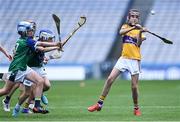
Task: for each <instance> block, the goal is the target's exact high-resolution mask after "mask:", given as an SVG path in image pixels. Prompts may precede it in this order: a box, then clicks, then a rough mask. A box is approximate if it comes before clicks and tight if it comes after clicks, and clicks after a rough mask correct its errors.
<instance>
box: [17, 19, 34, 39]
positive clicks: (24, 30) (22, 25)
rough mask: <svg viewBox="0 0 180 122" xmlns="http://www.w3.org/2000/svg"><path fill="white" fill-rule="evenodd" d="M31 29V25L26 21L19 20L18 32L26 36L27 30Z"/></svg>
mask: <svg viewBox="0 0 180 122" xmlns="http://www.w3.org/2000/svg"><path fill="white" fill-rule="evenodd" d="M30 30H33V25H32V23H30V22H27V21H21V22H19V23H18V25H17V31H18V34H19V35H21V36H27V31H30Z"/></svg>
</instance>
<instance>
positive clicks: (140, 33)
mask: <svg viewBox="0 0 180 122" xmlns="http://www.w3.org/2000/svg"><path fill="white" fill-rule="evenodd" d="M146 31H147V29H146V28H144V27H142V28H141V29H140V32H139V34H138V36H137V46H138V47H140V46H141V44H142V42H143V41H144V40H146V37H145V36H144V35H143V32H146Z"/></svg>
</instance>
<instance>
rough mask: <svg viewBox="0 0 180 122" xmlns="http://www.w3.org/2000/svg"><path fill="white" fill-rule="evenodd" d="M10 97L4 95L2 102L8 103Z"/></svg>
mask: <svg viewBox="0 0 180 122" xmlns="http://www.w3.org/2000/svg"><path fill="white" fill-rule="evenodd" d="M10 99H11V97H9V96H6V98H5V100H4V102H5V103H6V104H8V103H9V101H10Z"/></svg>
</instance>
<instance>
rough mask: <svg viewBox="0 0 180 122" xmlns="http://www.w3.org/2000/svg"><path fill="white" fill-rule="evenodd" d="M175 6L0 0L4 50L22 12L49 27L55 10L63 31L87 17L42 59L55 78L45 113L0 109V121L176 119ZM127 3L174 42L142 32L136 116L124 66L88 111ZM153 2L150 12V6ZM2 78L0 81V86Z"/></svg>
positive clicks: (116, 51)
mask: <svg viewBox="0 0 180 122" xmlns="http://www.w3.org/2000/svg"><path fill="white" fill-rule="evenodd" d="M179 6H180V2H179V0H0V18H1V20H0V42H1V45H2V46H4V47H5V48H6V49H7V50H8V51H9V52H12V50H13V48H14V44H15V42H16V39H17V38H18V34H17V30H16V26H17V23H18V22H19V21H21V20H26V19H32V20H34V21H36V22H37V30H40V29H42V28H48V29H50V30H52V31H53V32H55V33H56V28H55V24H54V22H53V19H52V17H51V14H52V13H55V14H57V15H58V16H60V18H61V37H62V39H64V38H66V37H67V35H68V34H69V33H70V32H71V31H72V29H73V27H74V26H75V24H76V23H77V21H78V19H79V17H80V16H81V15H85V16H86V17H87V23H86V24H85V25H84V26H83V27H82V28H81V29H80V30H79V31H78V32H77V33H76V34H75V35H74V36H73V37H72V38H71V40H70V41H69V42H68V43H67V45H65V47H64V53H63V56H62V58H61V59H59V60H52V61H50V62H49V63H48V64H47V66H46V67H47V72H48V75H49V78H50V79H51V80H58V81H61V82H51V83H52V88H51V89H50V91H48V92H47V93H46V94H47V95H48V99H49V110H50V113H49V114H47V115H39V114H38V115H36V114H33V115H29V116H26V115H23V114H20V116H19V117H18V118H16V119H14V118H12V116H11V113H5V112H4V111H3V110H2V109H0V121H31V120H35V121H59V120H61V121H90V120H91V121H110V120H111V121H113V120H114V121H120V120H121V121H138V120H140V121H180V96H179V91H180V82H179V79H180V53H179V51H180V49H179V43H180V42H179V38H180V31H179V28H180V21H179V20H180V7H179ZM130 8H137V9H139V10H140V11H141V16H142V20H141V22H142V24H143V25H144V26H145V27H147V28H148V29H150V30H152V31H153V32H155V33H158V34H159V35H162V36H164V37H167V38H169V39H171V40H173V42H174V44H173V45H167V44H164V43H163V42H161V41H160V40H159V39H158V38H156V37H153V36H152V35H149V34H146V36H147V40H146V41H145V42H144V43H143V45H142V51H141V52H142V55H143V58H142V74H141V76H140V77H141V80H140V85H139V88H140V106H141V109H142V116H141V117H135V116H133V114H132V108H133V106H132V98H131V91H130V81H126V80H127V79H129V75H127V73H124V74H123V75H121V78H120V79H118V80H117V82H116V83H115V84H114V85H113V88H112V90H111V92H110V94H109V96H108V97H107V99H106V101H105V105H104V108H103V110H102V111H101V112H95V113H89V112H88V111H87V107H88V106H90V105H92V104H93V103H94V102H96V100H97V99H98V96H99V93H100V91H101V89H102V86H103V84H104V80H103V79H104V78H106V77H107V75H108V74H109V73H110V71H111V69H112V67H113V66H114V64H115V63H116V60H117V59H118V57H119V56H120V52H121V37H120V36H119V35H118V31H119V28H120V26H121V25H122V23H124V22H125V20H126V14H127V12H128V10H129V9H130ZM151 10H154V11H155V12H156V13H155V15H151V14H150V11H151ZM56 35H57V33H56ZM8 65H9V61H7V59H6V58H5V57H4V55H3V54H2V53H1V54H0V72H7V67H8ZM84 79H86V80H84ZM87 79H90V80H87ZM122 79H125V80H122ZM145 79H148V81H146V80H145ZM66 80H68V81H66ZM3 85H4V83H3V82H0V86H1V88H2V86H3ZM17 96H18V90H17V92H16V94H15V95H13V97H12V102H11V110H12V107H14V105H15V104H16V102H17ZM2 99H3V97H1V99H0V100H2ZM1 107H2V106H1Z"/></svg>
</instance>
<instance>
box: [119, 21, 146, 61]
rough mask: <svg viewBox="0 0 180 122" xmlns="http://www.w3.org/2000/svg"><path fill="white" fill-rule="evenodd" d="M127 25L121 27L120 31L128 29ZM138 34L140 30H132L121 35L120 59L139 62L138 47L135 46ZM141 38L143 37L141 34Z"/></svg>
mask: <svg viewBox="0 0 180 122" xmlns="http://www.w3.org/2000/svg"><path fill="white" fill-rule="evenodd" d="M130 27H131V26H129V25H128V24H124V25H122V27H121V29H127V28H130ZM139 33H140V30H138V29H134V30H132V31H129V32H128V33H126V34H124V35H122V40H123V47H122V54H121V57H124V58H128V59H136V60H141V53H140V47H138V46H137V36H138V34H139ZM142 38H145V36H144V35H143V34H142Z"/></svg>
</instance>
